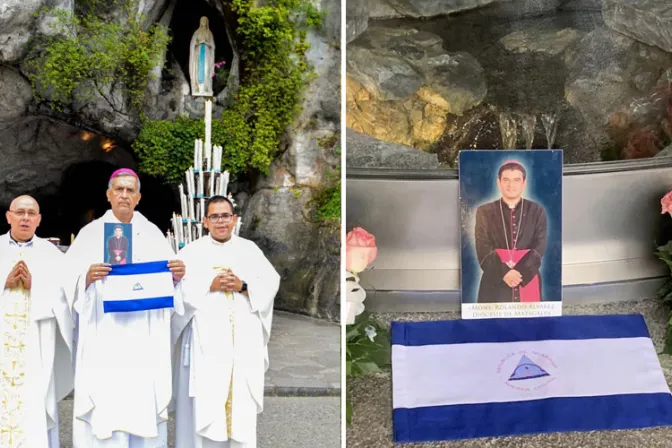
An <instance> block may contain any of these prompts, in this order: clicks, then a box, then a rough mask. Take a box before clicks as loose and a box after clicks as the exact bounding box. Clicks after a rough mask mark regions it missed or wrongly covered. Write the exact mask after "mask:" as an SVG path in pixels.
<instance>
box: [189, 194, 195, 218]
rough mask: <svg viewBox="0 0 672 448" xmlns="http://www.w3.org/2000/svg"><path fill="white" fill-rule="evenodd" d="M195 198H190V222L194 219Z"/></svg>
mask: <svg viewBox="0 0 672 448" xmlns="http://www.w3.org/2000/svg"><path fill="white" fill-rule="evenodd" d="M194 212H195V210H194V198H189V222H191V221H193V220H194V216H195V213H194Z"/></svg>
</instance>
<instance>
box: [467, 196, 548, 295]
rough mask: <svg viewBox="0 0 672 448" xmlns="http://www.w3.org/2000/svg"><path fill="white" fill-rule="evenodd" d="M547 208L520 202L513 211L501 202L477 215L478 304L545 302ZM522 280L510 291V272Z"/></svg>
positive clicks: (478, 212) (493, 203)
mask: <svg viewBox="0 0 672 448" xmlns="http://www.w3.org/2000/svg"><path fill="white" fill-rule="evenodd" d="M546 238H547V221H546V211H545V210H544V207H543V206H541V205H540V204H537V203H536V202H533V201H530V200H529V199H524V198H521V200H520V201H518V204H516V206H515V207H514V208H509V206H508V205H507V204H506V203H505V202H504V201H503V200H502V199H501V198H500V199H499V200H497V201H494V202H489V203H487V204H484V205H482V206H480V207H479V208H478V209H477V211H476V253H477V256H478V262H479V264H480V266H481V269H482V271H483V276H482V277H481V284H480V286H479V289H478V303H493V302H539V301H541V298H542V294H541V291H542V288H541V286H542V285H541V275H540V273H539V268H540V267H541V259H542V257H543V256H544V251H545V250H546ZM511 269H515V270H517V271H518V272H520V274H521V276H522V278H523V280H522V282H521V283H520V285H518V286H517V287H514V288H511V287H509V285H507V284H506V283H505V282H504V276H505V275H506V274H507V272H509V270H511Z"/></svg>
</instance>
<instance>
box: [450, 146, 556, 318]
mask: <svg viewBox="0 0 672 448" xmlns="http://www.w3.org/2000/svg"><path fill="white" fill-rule="evenodd" d="M459 176H460V216H461V273H462V280H461V286H462V317H463V318H465V319H474V318H497V317H534V316H560V315H561V314H562V151H561V150H538V151H530V150H520V151H496V150H495V151H481V150H467V151H461V152H460V155H459Z"/></svg>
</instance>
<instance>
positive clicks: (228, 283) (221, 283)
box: [210, 269, 243, 292]
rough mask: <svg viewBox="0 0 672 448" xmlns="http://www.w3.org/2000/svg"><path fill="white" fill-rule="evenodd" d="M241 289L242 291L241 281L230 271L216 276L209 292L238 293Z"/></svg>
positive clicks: (227, 270)
mask: <svg viewBox="0 0 672 448" xmlns="http://www.w3.org/2000/svg"><path fill="white" fill-rule="evenodd" d="M241 289H243V281H242V280H241V279H239V278H238V276H237V275H236V274H234V273H233V272H232V271H231V269H226V270H224V271H222V272H220V273H219V274H217V276H215V278H214V279H212V283H211V284H210V292H231V291H233V292H238V291H240V290H241Z"/></svg>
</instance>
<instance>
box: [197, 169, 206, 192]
mask: <svg viewBox="0 0 672 448" xmlns="http://www.w3.org/2000/svg"><path fill="white" fill-rule="evenodd" d="M204 176H205V172H203V171H201V172H200V173H199V175H198V197H199V198H202V197H203V196H204V189H203V182H204V181H203V177H204Z"/></svg>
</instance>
